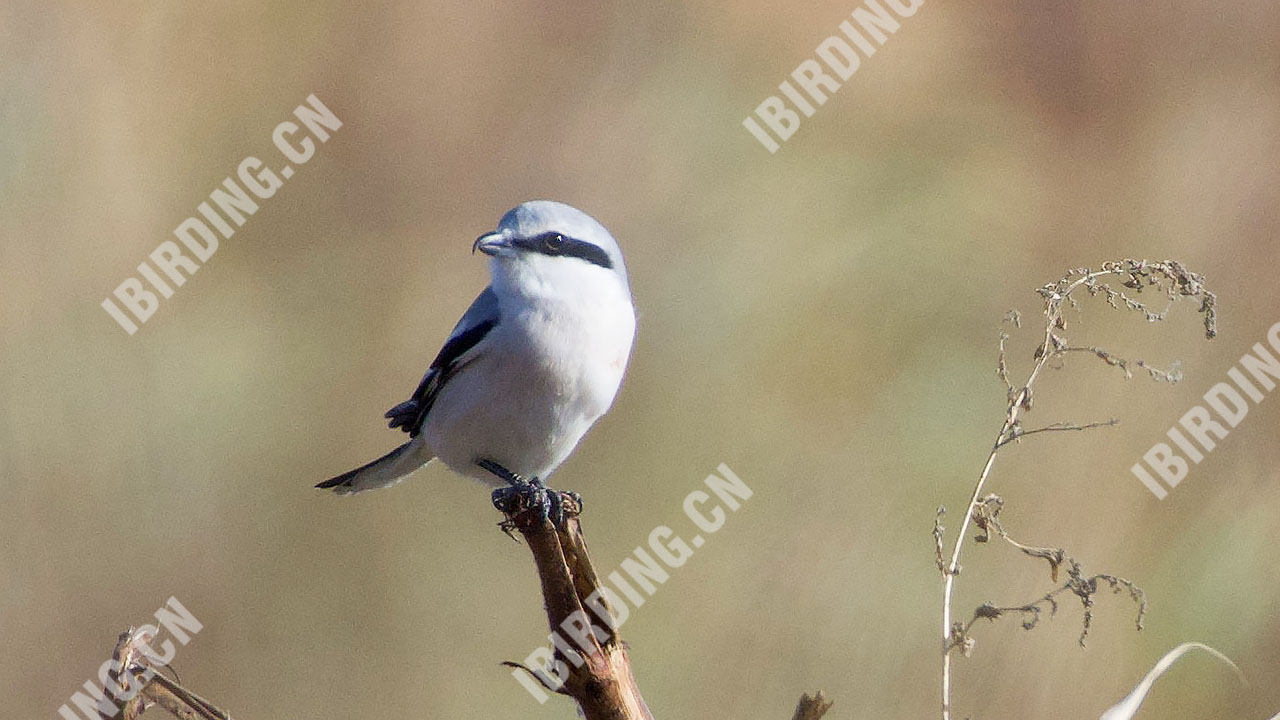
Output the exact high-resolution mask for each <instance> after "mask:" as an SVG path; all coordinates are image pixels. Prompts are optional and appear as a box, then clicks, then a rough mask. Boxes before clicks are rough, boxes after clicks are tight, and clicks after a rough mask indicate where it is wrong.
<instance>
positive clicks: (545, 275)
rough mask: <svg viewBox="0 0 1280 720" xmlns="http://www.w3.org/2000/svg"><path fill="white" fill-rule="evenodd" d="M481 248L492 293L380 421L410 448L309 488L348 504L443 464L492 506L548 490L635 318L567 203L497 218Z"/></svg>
mask: <svg viewBox="0 0 1280 720" xmlns="http://www.w3.org/2000/svg"><path fill="white" fill-rule="evenodd" d="M476 250H479V251H480V252H482V253H484V254H485V255H488V256H490V258H491V259H490V261H489V274H490V283H489V287H487V288H485V289H484V291H483V292H481V293H480V296H479V297H477V298H476V300H475V302H473V303H472V304H471V307H470V308H469V309H468V310H467V312H466V313H465V314H463V316H462V319H461V320H460V321H458V325H457V327H455V328H454V329H453V333H452V334H450V335H449V339H448V341H447V342H445V344H444V348H443V349H441V350H440V353H439V355H437V356H436V359H435V360H434V361H433V362H432V363H431V367H430V368H429V369H428V370H427V373H426V375H425V376H424V377H423V378H422V382H421V383H419V385H418V389H417V390H416V391H414V393H413V396H412V397H411V398H409V399H408V400H406V401H405V402H402V403H400V404H399V405H397V406H395V407H393V408H391V410H389V411H388V412H387V414H386V417H387V418H389V419H390V426H391V427H393V428H400V429H402V430H404V431H405V432H406V433H408V434H409V441H408V442H406V443H405V444H403V445H401V446H400V447H398V448H396V449H395V450H392V451H391V452H390V453H388V454H386V455H384V456H383V457H381V458H379V459H377V460H374V461H373V462H371V463H369V464H368V465H365V466H363V467H360V468H357V469H355V470H352V471H350V472H347V473H343V474H342V475H339V476H337V477H335V478H333V479H331V480H326V481H324V482H322V483H320V484H319V485H317V486H316V487H320V488H331V489H333V490H335V491H336V492H338V493H339V494H343V495H347V494H351V493H358V492H362V491H364V490H371V489H373V488H380V487H387V486H389V485H393V484H395V483H397V482H399V481H401V480H403V479H404V477H405V476H406V475H408V474H410V473H412V472H413V471H414V470H417V469H418V468H420V467H422V466H423V465H425V464H426V463H428V462H430V461H431V460H432V459H433V458H439V459H440V460H442V461H443V462H444V464H445V465H447V466H449V467H450V468H451V469H453V470H454V471H455V472H458V473H460V474H462V475H465V476H467V477H471V478H474V479H477V480H480V481H482V482H486V483H488V484H490V485H493V486H496V487H498V488H501V489H499V490H495V498H494V500H495V503H497V502H498V494H499V493H501V492H504V491H506V490H510V489H516V490H521V491H527V490H530V489H534V490H542V491H543V492H545V485H543V482H542V481H544V480H545V479H546V478H547V476H548V475H550V474H551V473H552V472H553V471H554V470H555V469H556V468H557V467H558V466H559V465H560V464H561V463H562V462H564V460H565V458H567V457H568V456H569V454H570V453H571V452H573V449H574V448H575V447H576V446H577V444H578V441H579V440H581V439H582V436H583V435H584V434H586V432H587V430H588V429H590V428H591V426H592V425H593V424H594V423H595V421H596V420H598V419H599V418H600V416H602V415H603V414H604V413H605V412H606V411H607V410H608V409H609V407H610V406H611V405H612V404H613V399H614V396H615V395H616V394H617V392H618V386H619V385H620V384H621V382H622V376H623V374H624V372H625V371H626V368H627V360H628V358H629V357H630V355H631V342H632V340H633V339H634V337H635V329H636V319H635V309H634V307H633V306H632V301H631V289H630V287H629V285H628V284H627V271H626V266H625V265H624V264H623V261H622V251H621V250H620V249H619V248H618V244H617V242H616V241H615V240H614V239H613V237H612V236H611V235H610V234H609V231H608V230H605V228H604V226H602V225H601V224H600V223H598V222H596V220H595V219H593V218H591V217H590V216H588V215H587V214H585V213H583V212H581V211H579V210H577V209H575V208H572V207H570V206H568V205H565V204H563V203H558V202H551V201H547V200H536V201H532V202H526V203H524V204H522V205H520V206H518V207H516V208H515V209H513V210H511V211H510V212H508V213H507V214H506V215H504V216H503V217H502V220H501V222H499V223H498V228H497V230H495V231H493V232H489V233H485V234H484V235H481V236H480V237H479V238H477V239H476V241H475V244H474V245H472V252H475V251H476ZM543 502H544V503H545V502H549V501H546V500H544V501H543ZM545 512H546V510H545V506H544V513H545Z"/></svg>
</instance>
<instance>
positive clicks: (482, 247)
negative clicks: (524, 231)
mask: <svg viewBox="0 0 1280 720" xmlns="http://www.w3.org/2000/svg"><path fill="white" fill-rule="evenodd" d="M511 249H512V247H511V238H510V237H509V236H508V235H507V234H506V233H504V232H490V233H485V234H484V235H481V236H480V237H478V238H476V242H475V244H474V245H472V246H471V253H472V254H475V251H477V250H479V251H480V252H482V253H484V254H485V255H489V256H491V257H497V256H499V255H506V254H507V253H508V252H509V251H510V250H511Z"/></svg>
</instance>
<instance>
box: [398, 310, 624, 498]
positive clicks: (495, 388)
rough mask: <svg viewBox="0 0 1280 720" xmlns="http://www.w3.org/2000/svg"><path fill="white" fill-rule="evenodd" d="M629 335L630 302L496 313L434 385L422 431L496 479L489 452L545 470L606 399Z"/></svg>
mask: <svg viewBox="0 0 1280 720" xmlns="http://www.w3.org/2000/svg"><path fill="white" fill-rule="evenodd" d="M634 334H635V317H634V315H633V314H632V310H631V306H630V303H629V302H626V303H625V306H623V305H621V304H609V305H608V306H599V305H595V306H591V305H586V306H576V305H575V306H572V307H568V308H564V307H561V308H554V309H547V308H542V309H540V310H538V311H528V312H524V313H520V314H517V315H515V316H512V317H504V318H503V320H502V321H501V322H500V323H499V324H498V326H497V327H495V328H494V329H493V331H492V332H491V333H490V335H489V336H488V337H486V338H485V339H484V341H483V345H485V346H486V349H485V351H484V352H483V353H480V354H478V356H477V357H476V359H474V360H472V361H471V362H470V363H468V364H467V365H466V366H465V367H463V368H462V369H460V370H458V371H457V373H456V374H455V375H454V376H453V377H451V378H450V379H449V380H448V381H447V382H446V383H445V386H444V387H443V388H442V389H441V390H440V394H439V396H438V397H437V398H436V402H435V404H434V405H433V406H432V408H431V411H430V412H429V413H428V415H427V419H426V422H425V424H424V425H423V428H422V435H423V437H424V439H425V440H426V442H427V445H428V446H429V447H430V448H431V450H432V451H433V452H434V453H435V455H436V456H437V457H439V458H440V460H441V461H443V462H444V463H445V464H446V465H448V466H449V467H450V468H452V469H453V470H454V471H456V472H458V473H460V474H462V475H466V476H468V477H472V478H475V479H478V480H481V481H484V482H487V483H491V484H494V485H501V484H502V483H501V481H499V480H498V479H497V478H495V477H494V476H493V475H491V474H490V473H488V472H487V471H485V470H482V469H480V468H479V467H477V466H476V465H475V463H476V461H477V460H481V459H488V460H492V461H494V462H497V463H498V464H500V465H502V466H503V467H505V468H507V469H508V470H510V471H512V472H514V473H518V474H520V475H523V476H525V477H529V478H532V477H537V478H541V479H546V478H547V476H548V475H550V474H551V473H552V472H553V471H554V470H555V469H556V468H557V467H558V466H559V465H560V463H562V462H564V460H565V458H567V457H568V456H569V454H570V453H571V452H573V449H574V448H575V447H576V446H577V444H578V441H579V440H581V439H582V436H583V435H584V434H586V432H587V430H588V429H590V427H591V425H592V424H593V423H595V421H596V420H598V419H599V418H600V416H601V415H603V414H604V413H605V412H606V411H607V410H608V409H609V406H610V405H612V404H613V399H614V396H615V395H616V394H617V392H618V386H619V385H620V384H621V382H622V375H623V372H624V371H625V370H626V363H627V358H628V356H629V355H630V352H631V341H632V338H633V337H634Z"/></svg>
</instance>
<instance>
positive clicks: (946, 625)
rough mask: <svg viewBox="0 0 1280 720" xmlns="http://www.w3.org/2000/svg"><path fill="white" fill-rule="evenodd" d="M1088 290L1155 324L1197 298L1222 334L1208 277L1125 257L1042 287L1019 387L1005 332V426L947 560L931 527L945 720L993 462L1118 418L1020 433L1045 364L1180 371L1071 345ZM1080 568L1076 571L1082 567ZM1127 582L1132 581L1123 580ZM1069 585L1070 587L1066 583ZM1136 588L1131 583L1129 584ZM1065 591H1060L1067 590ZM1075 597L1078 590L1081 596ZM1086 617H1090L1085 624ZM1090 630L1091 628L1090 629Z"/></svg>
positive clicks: (1001, 363)
mask: <svg viewBox="0 0 1280 720" xmlns="http://www.w3.org/2000/svg"><path fill="white" fill-rule="evenodd" d="M1112 283H1118V284H1119V286H1120V288H1122V289H1117V288H1116V287H1113V285H1112ZM1081 288H1083V289H1084V290H1085V291H1086V292H1088V293H1089V294H1090V295H1093V296H1102V297H1103V298H1104V299H1105V300H1106V302H1107V303H1108V304H1109V305H1110V306H1111V307H1113V308H1116V309H1123V310H1130V311H1133V312H1138V313H1141V314H1142V316H1143V317H1144V319H1146V320H1147V321H1148V322H1156V321H1159V320H1163V319H1164V318H1165V317H1166V315H1167V314H1168V311H1169V308H1170V307H1171V306H1172V305H1173V303H1174V302H1177V301H1178V300H1182V299H1194V300H1199V302H1200V307H1199V312H1200V313H1202V314H1203V315H1204V329H1205V336H1206V337H1207V338H1213V337H1214V336H1215V335H1217V297H1216V296H1215V295H1214V294H1213V293H1212V292H1210V291H1209V290H1208V289H1207V288H1206V287H1205V286H1204V279H1203V278H1202V277H1201V276H1200V275H1198V274H1196V273H1193V272H1190V271H1188V270H1187V269H1186V268H1185V267H1183V266H1182V264H1181V263H1178V262H1176V261H1173V260H1167V261H1164V262H1149V261H1145V260H1130V259H1124V260H1120V261H1116V262H1108V263H1105V264H1103V265H1102V267H1101V269H1099V270H1090V269H1088V268H1075V269H1072V270H1069V271H1067V273H1066V275H1065V276H1064V277H1063V278H1062V279H1061V280H1058V281H1057V282H1053V283H1049V284H1048V285H1045V286H1044V287H1042V288H1040V289H1039V290H1038V292H1039V294H1040V296H1041V298H1043V299H1044V309H1043V313H1042V314H1043V316H1044V340H1043V341H1042V342H1041V343H1040V345H1039V346H1038V347H1037V349H1036V352H1035V355H1034V361H1035V363H1034V365H1033V366H1032V368H1031V372H1030V374H1029V375H1028V376H1027V379H1026V381H1025V382H1023V383H1022V384H1021V385H1020V386H1016V385H1014V384H1013V383H1012V382H1011V381H1010V379H1009V366H1008V361H1007V356H1006V351H1005V347H1006V343H1007V341H1008V338H1009V335H1008V333H1001V336H1000V353H999V359H998V363H997V369H996V374H997V376H998V377H999V378H1000V379H1001V380H1002V381H1004V383H1005V387H1006V389H1007V391H1008V405H1007V407H1006V410H1005V418H1004V422H1003V424H1002V425H1001V427H1000V431H999V432H998V433H997V434H996V439H995V442H994V443H992V447H991V452H990V453H989V454H988V455H987V460H986V462H985V463H984V464H983V466H982V471H981V472H980V473H978V479H977V481H976V482H975V483H974V486H973V492H972V493H971V494H970V497H969V504H968V507H967V508H966V510H965V514H964V518H963V520H962V521H961V523H960V532H959V533H958V534H957V535H956V537H955V541H954V544H953V545H952V548H951V552H950V555H949V556H947V555H946V554H945V553H944V551H943V545H944V542H943V541H944V535H945V531H944V529H943V527H942V524H941V516H942V512H943V509H942V508H939V514H938V519H937V520H935V522H934V532H933V534H934V543H935V552H936V553H937V563H938V569H939V571H940V572H941V574H942V578H943V584H942V645H941V649H942V682H941V690H942V718H943V720H950V718H951V656H952V650H954V649H956V648H960V649H961V651H965V650H968V649H971V648H972V638H970V637H969V636H968V629H969V628H970V627H972V624H973V622H974V620H976V619H977V617H976V616H977V615H978V614H979V613H982V608H979V613H975V618H974V619H973V620H970V621H969V623H967V624H965V623H956V622H954V621H953V619H952V616H953V611H952V600H953V597H954V593H955V581H956V576H957V575H959V573H960V555H961V552H962V550H963V548H964V539H965V536H966V535H967V534H968V532H969V526H970V525H971V524H972V523H974V522H975V520H976V519H977V517H978V513H979V509H980V508H981V507H982V505H983V501H984V498H983V491H984V489H985V487H986V484H987V479H988V478H989V477H990V475H991V469H992V468H993V467H994V465H995V462H996V457H997V456H998V455H999V453H1000V449H1001V448H1003V447H1004V446H1005V445H1007V444H1009V443H1011V442H1014V441H1017V440H1020V439H1021V438H1023V437H1025V436H1027V435H1031V434H1034V433H1042V432H1050V431H1062V430H1086V429H1090V428H1095V427H1101V426H1107V425H1114V424H1115V422H1116V421H1115V420H1114V419H1112V420H1107V421H1101V422H1094V423H1088V424H1084V425H1074V424H1067V423H1054V424H1052V425H1047V426H1045V427H1042V428H1038V429H1034V430H1023V429H1022V425H1021V418H1022V414H1023V413H1025V412H1028V411H1030V410H1031V408H1032V405H1033V401H1034V395H1033V393H1032V389H1033V387H1034V386H1035V383H1036V380H1037V379H1038V378H1039V377H1040V373H1041V371H1042V370H1043V369H1044V367H1045V365H1046V364H1047V363H1048V362H1049V361H1050V360H1054V359H1061V358H1063V357H1064V356H1065V355H1066V354H1067V353H1069V352H1088V353H1091V354H1093V355H1094V356H1096V357H1097V358H1099V359H1100V360H1102V361H1103V362H1105V363H1107V364H1109V365H1112V366H1115V367H1119V368H1120V369H1121V370H1123V371H1124V373H1125V376H1126V377H1129V376H1131V375H1132V371H1133V369H1134V368H1139V369H1143V370H1146V371H1147V373H1148V374H1149V375H1150V376H1151V377H1152V378H1153V379H1156V380H1163V381H1169V382H1176V381H1177V380H1178V374H1177V373H1176V371H1174V372H1170V371H1163V370H1159V369H1157V368H1153V367H1151V366H1149V365H1147V364H1146V363H1144V362H1143V361H1141V360H1138V361H1132V362H1131V361H1128V360H1125V359H1124V358H1121V357H1119V356H1117V355H1114V354H1112V353H1110V352H1108V351H1106V350H1103V349H1101V348H1097V347H1093V346H1075V345H1072V344H1071V343H1070V342H1069V341H1068V340H1067V338H1066V336H1065V330H1066V324H1067V323H1066V318H1065V317H1064V316H1063V308H1064V306H1070V307H1076V299H1075V298H1074V297H1073V293H1075V292H1076V291H1078V290H1080V289H1081ZM1150 291H1154V292H1156V293H1157V294H1159V295H1161V296H1163V297H1164V298H1165V299H1166V301H1167V302H1166V304H1165V306H1164V307H1163V308H1162V309H1160V310H1153V309H1152V308H1151V307H1150V306H1149V305H1147V304H1146V303H1145V302H1143V301H1141V300H1139V299H1138V296H1139V295H1141V294H1142V293H1143V292H1150ZM1005 319H1006V321H1008V322H1010V323H1013V324H1014V325H1015V326H1018V327H1020V326H1021V316H1020V315H1019V314H1018V313H1017V312H1016V311H1014V312H1010V313H1009V315H1007V316H1006V318H1005ZM1077 571H1078V567H1077ZM1109 577H1111V576H1094V577H1093V578H1084V577H1079V578H1075V579H1076V580H1078V581H1079V582H1080V583H1084V587H1085V589H1087V588H1088V587H1089V586H1090V582H1089V581H1092V584H1093V585H1096V582H1097V580H1098V579H1100V578H1101V579H1104V580H1105V578H1109ZM1125 582H1127V581H1125ZM1069 585H1070V583H1069ZM1130 587H1131V586H1130ZM1067 589H1068V588H1066V587H1064V588H1062V589H1061V590H1060V591H1065V590H1067ZM1077 594H1079V592H1078V591H1077ZM1052 595H1053V593H1051V594H1050V595H1049V596H1047V597H1046V598H1042V599H1041V601H1038V602H1037V603H1033V604H1032V605H1039V604H1041V603H1044V602H1052ZM1083 599H1084V601H1085V604H1086V613H1087V612H1088V610H1089V608H1090V607H1091V606H1090V605H1089V598H1088V597H1087V596H1085V597H1084V598H1083ZM985 607H988V608H989V610H987V611H986V612H985V613H982V614H983V615H984V616H988V617H989V616H991V615H992V614H993V612H996V611H998V612H1000V613H1003V612H1008V611H1010V610H1018V611H1024V612H1028V613H1032V614H1033V615H1034V616H1035V617H1037V618H1038V612H1039V610H1031V609H1027V608H1030V607H1031V605H1029V606H1024V607H1020V608H1011V609H1008V608H1006V609H1001V608H995V607H994V606H985ZM1087 620H1088V616H1087V615H1086V622H1087ZM1086 632H1087V626H1086Z"/></svg>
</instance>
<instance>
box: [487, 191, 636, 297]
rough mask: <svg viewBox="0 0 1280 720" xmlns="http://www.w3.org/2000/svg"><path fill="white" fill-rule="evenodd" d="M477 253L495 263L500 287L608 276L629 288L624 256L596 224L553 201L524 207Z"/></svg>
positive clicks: (514, 211)
mask: <svg viewBox="0 0 1280 720" xmlns="http://www.w3.org/2000/svg"><path fill="white" fill-rule="evenodd" d="M472 250H473V251H474V250H479V251H480V252H482V253H484V254H486V255H489V256H491V257H492V258H493V262H492V267H491V271H492V274H493V276H494V280H495V282H497V281H501V280H503V279H505V280H507V281H509V282H512V283H519V284H529V283H550V284H557V285H559V284H566V283H579V282H584V281H589V279H590V278H592V277H593V276H594V277H602V276H605V275H608V276H611V277H613V278H614V279H615V280H620V281H621V282H622V286H623V287H624V288H625V287H626V285H627V269H626V265H625V264H624V263H623V261H622V250H621V249H619V248H618V243H617V241H615V240H614V239H613V236H612V235H610V234H609V231H608V230H606V229H605V228H604V226H603V225H601V224H600V223H598V222H596V220H595V218H593V217H591V216H590V215H588V214H586V213H584V212H582V211H581V210H578V209H577V208H574V207H571V206H569V205H565V204H564V203H559V202H555V201H552V200H532V201H530V202H526V203H522V204H520V205H518V206H516V207H515V208H513V209H512V210H510V211H509V212H508V213H507V214H506V215H503V216H502V220H501V221H500V222H499V223H498V229H497V230H495V231H493V232H489V233H485V234H484V235H481V236H480V237H478V238H476V242H475V245H473V246H472Z"/></svg>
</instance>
